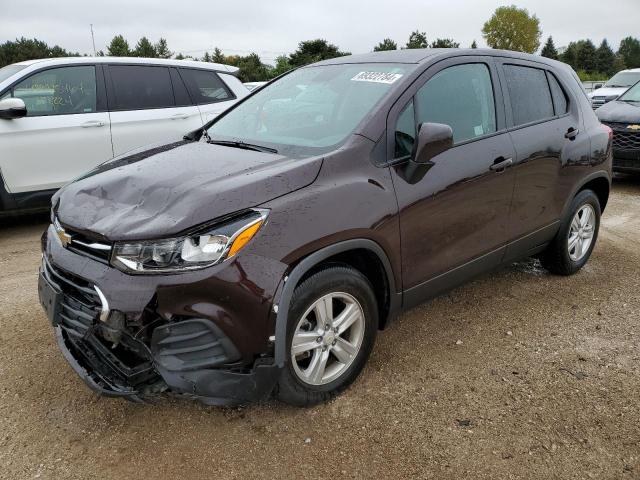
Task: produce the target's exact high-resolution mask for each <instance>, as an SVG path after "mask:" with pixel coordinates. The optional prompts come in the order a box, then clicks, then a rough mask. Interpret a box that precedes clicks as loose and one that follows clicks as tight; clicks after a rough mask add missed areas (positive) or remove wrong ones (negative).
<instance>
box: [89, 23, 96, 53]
mask: <svg viewBox="0 0 640 480" xmlns="http://www.w3.org/2000/svg"><path fill="white" fill-rule="evenodd" d="M89 27H91V43H92V44H93V56H94V57H95V56H96V39H95V38H93V23H90V24H89Z"/></svg>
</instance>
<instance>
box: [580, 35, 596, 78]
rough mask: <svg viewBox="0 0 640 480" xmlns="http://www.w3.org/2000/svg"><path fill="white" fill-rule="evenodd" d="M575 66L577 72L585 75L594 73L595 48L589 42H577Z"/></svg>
mask: <svg viewBox="0 0 640 480" xmlns="http://www.w3.org/2000/svg"><path fill="white" fill-rule="evenodd" d="M576 66H577V67H578V70H584V71H585V72H587V73H594V72H595V71H596V69H597V68H596V67H597V60H596V46H595V45H594V44H593V42H592V41H591V40H580V41H579V42H577V50H576Z"/></svg>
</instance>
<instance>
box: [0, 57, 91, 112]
mask: <svg viewBox="0 0 640 480" xmlns="http://www.w3.org/2000/svg"><path fill="white" fill-rule="evenodd" d="M11 96H12V97H15V98H21V99H22V100H23V101H24V103H25V105H26V106H27V116H28V117H39V116H44V115H71V114H76V113H93V112H95V111H96V69H95V67H94V66H91V65H86V66H77V67H61V68H52V69H50V70H44V71H42V72H38V73H35V74H33V75H31V76H30V77H28V78H26V79H24V80H23V81H21V82H20V83H18V84H16V85H15V86H14V87H13V88H12V89H11Z"/></svg>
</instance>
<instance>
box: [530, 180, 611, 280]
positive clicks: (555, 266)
mask: <svg viewBox="0 0 640 480" xmlns="http://www.w3.org/2000/svg"><path fill="white" fill-rule="evenodd" d="M587 204H589V205H591V206H592V207H593V211H594V212H595V229H594V233H593V239H592V241H591V245H590V246H589V249H588V250H587V251H586V253H585V254H584V256H582V257H581V258H580V259H578V260H577V261H574V260H572V259H571V257H570V255H569V248H568V238H569V230H570V228H571V221H572V220H573V217H574V216H575V214H576V212H578V211H579V210H580V209H581V208H582V207H583V206H585V205H587ZM599 229H600V201H599V200H598V196H597V195H596V194H595V193H594V192H593V190H582V191H581V192H579V193H578V194H577V195H576V196H575V198H574V199H573V201H572V202H571V206H570V207H569V210H568V211H567V214H566V216H565V218H563V219H562V223H561V224H560V229H559V230H558V233H557V235H556V236H555V238H554V239H553V241H552V242H551V244H550V245H549V246H548V247H547V249H546V251H545V252H544V253H543V254H542V255H541V256H540V261H541V263H542V265H543V266H544V267H545V268H546V269H547V270H549V271H550V272H551V273H554V274H556V275H573V274H574V273H576V272H577V271H578V270H580V269H581V268H582V267H583V266H584V265H585V263H587V261H588V260H589V257H590V256H591V252H592V251H593V247H594V246H595V244H596V241H597V239H598V230H599Z"/></svg>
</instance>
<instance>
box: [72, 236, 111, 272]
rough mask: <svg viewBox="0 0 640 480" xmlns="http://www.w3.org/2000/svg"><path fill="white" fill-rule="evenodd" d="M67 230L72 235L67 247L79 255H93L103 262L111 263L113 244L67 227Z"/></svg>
mask: <svg viewBox="0 0 640 480" xmlns="http://www.w3.org/2000/svg"><path fill="white" fill-rule="evenodd" d="M65 232H66V233H67V234H69V235H70V236H71V241H70V242H69V244H68V245H67V248H68V249H69V250H71V251H72V252H74V253H77V254H79V255H85V256H87V257H91V258H93V259H94V260H98V261H99V262H102V263H109V259H110V257H111V244H109V243H106V242H104V241H99V240H97V239H94V238H90V237H88V236H87V235H85V234H83V233H80V232H76V231H73V230H71V229H69V228H65Z"/></svg>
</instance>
